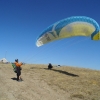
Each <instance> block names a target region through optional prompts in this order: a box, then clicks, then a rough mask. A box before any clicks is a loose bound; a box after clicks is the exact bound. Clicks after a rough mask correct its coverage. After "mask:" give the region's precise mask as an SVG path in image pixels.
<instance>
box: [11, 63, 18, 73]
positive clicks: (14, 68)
mask: <svg viewBox="0 0 100 100" xmlns="http://www.w3.org/2000/svg"><path fill="white" fill-rule="evenodd" d="M12 66H13V71H14V72H15V73H17V67H16V65H15V64H14V63H12Z"/></svg>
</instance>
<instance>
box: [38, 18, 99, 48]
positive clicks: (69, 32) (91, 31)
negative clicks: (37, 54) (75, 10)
mask: <svg viewBox="0 0 100 100" xmlns="http://www.w3.org/2000/svg"><path fill="white" fill-rule="evenodd" d="M99 35H100V28H99V25H98V23H97V22H96V21H95V20H94V19H92V18H89V17H85V16H73V17H69V18H66V19H63V20H61V21H58V22H56V23H54V24H53V25H51V26H49V27H48V28H47V29H46V30H44V31H43V32H42V33H41V34H40V36H39V37H38V38H37V41H36V45H37V46H38V47H39V46H42V45H43V44H46V43H49V42H51V41H54V40H58V39H62V38H68V37H73V36H91V39H93V40H99V39H100V37H99Z"/></svg>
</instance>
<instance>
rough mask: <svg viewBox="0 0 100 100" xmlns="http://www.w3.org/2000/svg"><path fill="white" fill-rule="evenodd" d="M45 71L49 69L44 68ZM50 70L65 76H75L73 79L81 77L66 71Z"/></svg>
mask: <svg viewBox="0 0 100 100" xmlns="http://www.w3.org/2000/svg"><path fill="white" fill-rule="evenodd" d="M44 69H46V70H49V69H48V68H44ZM50 70H51V71H55V72H59V73H62V74H65V75H69V76H73V77H79V75H76V74H72V73H69V72H66V71H62V70H56V69H50Z"/></svg>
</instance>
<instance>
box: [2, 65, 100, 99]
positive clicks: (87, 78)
mask: <svg viewBox="0 0 100 100" xmlns="http://www.w3.org/2000/svg"><path fill="white" fill-rule="evenodd" d="M2 67H6V68H9V69H11V70H12V67H11V64H0V70H2ZM34 73H35V75H34ZM22 76H24V79H25V78H27V77H28V78H30V79H29V80H34V79H35V77H36V76H38V77H39V80H40V81H44V82H46V83H47V84H48V85H49V86H50V87H51V88H52V89H53V90H54V91H56V92H57V91H59V90H62V91H64V93H65V94H67V93H68V94H70V96H69V100H100V71H97V70H91V69H84V68H76V67H68V66H66V67H63V66H62V67H54V68H53V69H51V70H48V69H47V65H36V64H26V65H23V66H22ZM40 84H41V83H40ZM47 100H48V99H47ZM59 100H61V99H59ZM65 100H66V99H65Z"/></svg>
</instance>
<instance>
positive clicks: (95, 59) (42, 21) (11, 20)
mask: <svg viewBox="0 0 100 100" xmlns="http://www.w3.org/2000/svg"><path fill="white" fill-rule="evenodd" d="M99 10H100V1H99V0H0V42H1V46H0V59H1V58H6V59H7V60H8V61H10V62H14V60H15V59H16V58H18V59H19V61H20V62H26V63H33V64H34V63H36V64H48V63H49V62H51V63H52V64H53V65H54V64H57V65H58V64H60V65H68V66H77V67H83V68H90V69H97V70H100V54H99V51H100V41H93V40H91V38H88V37H73V38H68V39H63V40H59V41H54V42H51V43H48V44H46V45H44V46H42V47H37V46H36V38H37V37H38V36H39V35H40V34H41V32H42V31H43V30H44V29H46V28H47V27H48V26H50V25H51V24H53V23H55V22H57V21H59V20H62V19H64V18H67V17H70V16H88V17H91V18H93V19H95V20H96V21H97V22H98V24H100V14H99Z"/></svg>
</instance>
